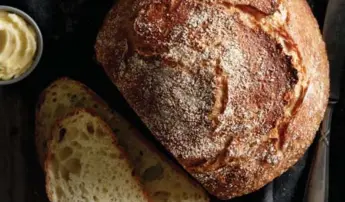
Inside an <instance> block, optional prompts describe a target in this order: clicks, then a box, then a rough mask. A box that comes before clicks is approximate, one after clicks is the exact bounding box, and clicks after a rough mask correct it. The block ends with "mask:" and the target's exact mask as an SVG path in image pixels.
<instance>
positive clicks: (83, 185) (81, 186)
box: [79, 183, 89, 194]
mask: <svg viewBox="0 0 345 202" xmlns="http://www.w3.org/2000/svg"><path fill="white" fill-rule="evenodd" d="M79 188H80V190H81V192H82V193H83V194H88V193H89V192H88V191H87V189H85V184H84V183H81V184H79Z"/></svg>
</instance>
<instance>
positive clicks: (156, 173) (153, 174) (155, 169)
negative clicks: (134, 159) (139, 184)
mask: <svg viewBox="0 0 345 202" xmlns="http://www.w3.org/2000/svg"><path fill="white" fill-rule="evenodd" d="M163 171H164V170H163V167H162V166H161V165H160V164H157V165H154V166H151V167H149V168H148V169H146V170H145V171H144V173H143V175H142V178H143V179H144V181H146V182H151V181H154V180H158V179H161V178H162V177H163Z"/></svg>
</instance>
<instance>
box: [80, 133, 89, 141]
mask: <svg viewBox="0 0 345 202" xmlns="http://www.w3.org/2000/svg"><path fill="white" fill-rule="evenodd" d="M80 137H81V139H83V140H89V139H90V138H89V136H88V135H87V134H86V133H84V132H82V133H81V136H80Z"/></svg>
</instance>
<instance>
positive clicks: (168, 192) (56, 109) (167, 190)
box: [36, 78, 209, 202]
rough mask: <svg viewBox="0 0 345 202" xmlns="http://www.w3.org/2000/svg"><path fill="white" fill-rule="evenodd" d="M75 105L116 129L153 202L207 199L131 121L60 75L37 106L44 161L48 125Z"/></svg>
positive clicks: (39, 149)
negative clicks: (93, 112)
mask: <svg viewBox="0 0 345 202" xmlns="http://www.w3.org/2000/svg"><path fill="white" fill-rule="evenodd" d="M76 107H83V108H88V109H92V110H93V111H95V112H96V113H97V114H98V115H99V116H100V117H101V118H102V119H103V120H104V121H106V122H107V123H108V125H109V126H110V127H111V128H112V130H113V131H114V132H115V134H116V137H117V139H118V142H119V144H120V145H121V146H122V147H123V148H124V149H125V151H126V152H127V154H128V158H129V160H130V161H131V163H132V164H133V165H134V168H135V174H136V175H138V176H139V177H140V179H141V183H142V184H143V185H144V188H145V191H146V192H147V194H148V195H149V197H150V199H152V201H153V202H182V201H188V202H207V201H209V198H208V195H207V193H206V192H205V191H204V190H203V189H202V188H201V187H200V186H199V185H197V184H196V183H195V182H193V181H191V179H190V178H189V176H188V175H187V174H186V173H185V172H184V171H183V170H182V169H181V168H179V167H178V166H177V165H175V164H174V163H173V162H170V160H169V159H168V158H167V157H165V156H162V155H161V154H160V152H159V151H158V150H157V149H156V148H155V146H153V145H152V143H150V142H148V141H147V140H146V139H145V138H144V137H143V136H142V134H140V133H139V132H138V131H137V130H136V129H135V128H134V127H133V126H132V125H131V124H129V123H128V122H127V121H126V120H125V119H124V118H122V117H121V116H120V115H119V114H117V113H116V112H112V111H111V109H110V108H109V107H108V106H107V104H106V103H105V102H104V101H103V100H102V99H101V98H100V97H99V96H98V95H96V94H95V93H94V92H93V91H92V90H91V89H89V88H88V87H87V86H85V85H84V84H82V83H80V82H77V81H74V80H72V79H69V78H61V79H58V80H56V81H54V82H53V83H52V84H51V85H50V86H49V87H47V88H46V89H45V90H44V91H43V92H42V95H41V97H40V100H39V103H38V105H37V120H36V123H37V125H36V132H37V134H36V145H37V152H38V154H39V156H40V160H41V161H42V165H43V164H44V159H45V158H46V153H47V151H46V147H45V145H46V142H48V141H49V139H51V135H50V134H51V128H52V125H53V124H54V123H55V122H56V119H59V118H61V117H62V116H64V115H66V113H69V112H72V111H73V110H75V108H76Z"/></svg>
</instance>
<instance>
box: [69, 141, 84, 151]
mask: <svg viewBox="0 0 345 202" xmlns="http://www.w3.org/2000/svg"><path fill="white" fill-rule="evenodd" d="M71 144H72V146H73V147H75V148H77V149H81V148H82V147H81V144H79V142H76V141H73V142H71Z"/></svg>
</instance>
